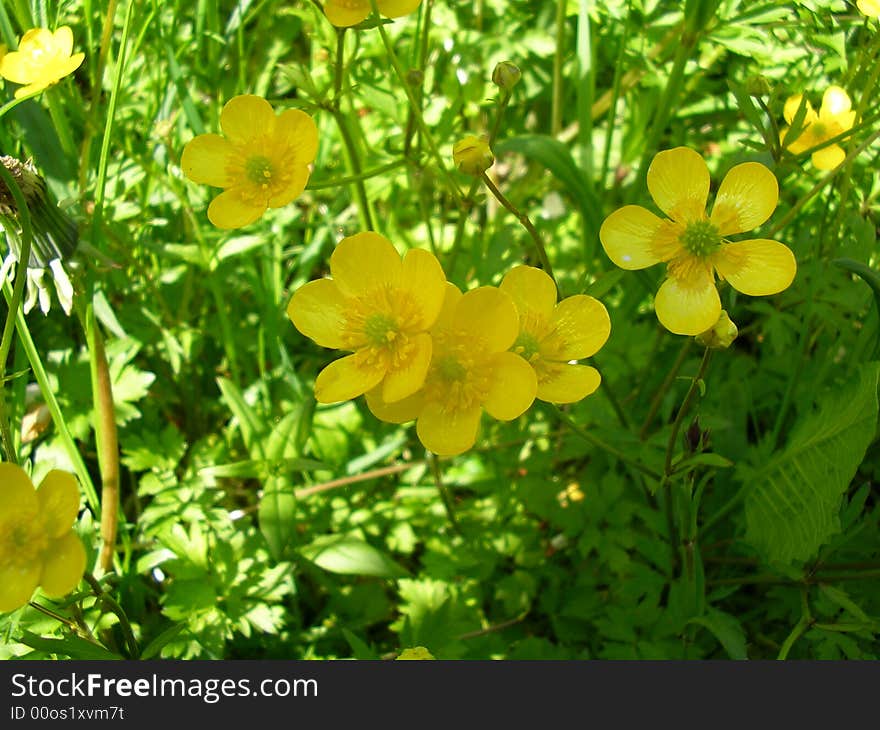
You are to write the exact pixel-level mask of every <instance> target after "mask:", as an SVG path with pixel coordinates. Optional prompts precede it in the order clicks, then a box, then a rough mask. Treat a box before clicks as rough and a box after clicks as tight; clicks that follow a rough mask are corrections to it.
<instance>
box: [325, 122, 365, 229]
mask: <svg viewBox="0 0 880 730" xmlns="http://www.w3.org/2000/svg"><path fill="white" fill-rule="evenodd" d="M330 113H331V114H332V115H333V118H334V119H335V120H336V126H337V127H339V134H340V136H341V137H342V143H343V144H344V145H345V151H346V154H347V156H348V166H349V169H350V170H351V173H352V175H351V179H352V182H353V184H354V191H355V196H356V197H357V199H358V211H359V212H360V216H361V225H362V226H363V227H364V229H365V230H368V231H372V230H375V229H374V227H373V216H372V214H371V212H370V200H369V198H368V197H367V188H366V187H365V186H364V176H363V170H362V168H361V158H360V154H359V153H358V149H357V145H356V144H355V141H354V137H352V135H351V129H349V127H348V120H347V119H346V118H345V114H343V113H342V111H341V110H340V109H338V108H336V107H331V108H330Z"/></svg>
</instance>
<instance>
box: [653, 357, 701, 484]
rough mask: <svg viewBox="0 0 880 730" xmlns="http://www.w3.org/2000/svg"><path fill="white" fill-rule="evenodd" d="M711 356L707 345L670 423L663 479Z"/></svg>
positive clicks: (670, 470) (669, 470)
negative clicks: (698, 367)
mask: <svg viewBox="0 0 880 730" xmlns="http://www.w3.org/2000/svg"><path fill="white" fill-rule="evenodd" d="M711 357H712V350H711V349H710V348H708V347H707V348H706V350H705V352H704V353H703V359H702V360H701V361H700V369H699V370H698V371H697V374H696V375H695V376H694V379H693V380H692V381H691V387H690V388H688V392H687V394H686V395H685V397H684V401H683V402H682V404H681V408H679V409H678V413H677V414H676V416H675V421H673V423H672V433H671V434H669V442H668V443H667V444H666V458H665V459H664V462H663V475H664V479H666V478H668V477H669V476H671V475H672V453H673V451H675V442H676V440H677V439H678V431H679V429H680V428H681V424H682V423H683V422H684V419H685V416H687V413H688V410H689V409H690V407H691V401H693V399H694V396H695V395H696V393H697V390H699V383H700V381H701V380H702V379H703V376H704V375H705V374H706V369H707V368H708V367H709V360H710V359H711Z"/></svg>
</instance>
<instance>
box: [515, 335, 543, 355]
mask: <svg viewBox="0 0 880 730" xmlns="http://www.w3.org/2000/svg"><path fill="white" fill-rule="evenodd" d="M511 349H512V350H513V351H514V352H515V353H516V354H517V355H519V356H520V357H522V358H524V359H525V360H527V361H528V362H532V361H533V360H536V359H538V358H540V356H541V344H540V343H539V342H538V338H537V337H535V336H534V335H533V334H532V333H531V332H525V331H523V332H520V333H519V337H517V338H516V342H514V343H513V347H512V348H511Z"/></svg>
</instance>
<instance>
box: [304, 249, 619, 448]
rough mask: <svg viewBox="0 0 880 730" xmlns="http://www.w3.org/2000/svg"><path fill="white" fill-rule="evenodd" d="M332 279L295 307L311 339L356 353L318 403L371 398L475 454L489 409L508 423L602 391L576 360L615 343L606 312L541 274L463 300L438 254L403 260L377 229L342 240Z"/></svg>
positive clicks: (324, 375)
mask: <svg viewBox="0 0 880 730" xmlns="http://www.w3.org/2000/svg"><path fill="white" fill-rule="evenodd" d="M330 274H331V278H329V279H320V280H317V281H312V282H309V283H307V284H305V285H304V286H302V287H300V288H299V289H298V290H297V291H296V292H294V294H293V296H292V297H291V299H290V303H289V305H288V307H287V314H288V316H289V317H290V319H291V321H292V322H293V324H294V326H296V328H297V329H298V330H299V331H300V332H301V333H302V334H304V335H306V336H307V337H309V338H310V339H312V340H314V341H315V342H316V343H318V344H319V345H321V346H323V347H330V348H335V349H341V350H346V351H349V352H351V354H350V355H347V356H345V357H343V358H340V359H338V360H335V361H333V362H331V363H330V364H329V365H328V366H327V367H326V368H324V370H322V371H321V373H319V375H318V377H317V379H316V381H315V397H316V398H317V400H318V401H319V402H322V403H335V402H339V401H343V400H348V399H350V398H355V397H357V396H359V395H361V394H364V395H366V400H367V405H368V406H369V408H370V410H371V411H372V412H373V414H374V415H375V416H376V417H378V418H380V419H381V420H384V421H388V422H390V423H404V422H406V421H412V420H415V421H416V431H417V433H418V436H419V439H420V440H421V442H422V443H423V444H424V445H425V447H426V448H428V449H429V450H431V451H433V452H434V453H436V454H440V455H453V454H460V453H462V452H464V451H467V450H468V449H469V448H471V447H472V446H473V445H474V442H475V441H476V438H477V431H478V428H479V424H480V420H481V417H482V414H483V411H485V412H486V413H488V414H489V415H490V416H491V417H493V418H496V419H498V420H501V421H509V420H512V419H514V418H517V417H519V416H520V415H522V414H523V413H524V412H525V411H526V410H527V409H528V408H529V407H530V406H531V405H532V403H533V401H534V400H535V398H536V397H537V398H539V399H542V400H546V401H550V402H555V403H570V402H574V401H577V400H580V399H581V398H584V397H585V396H587V395H589V394H590V393H592V392H593V391H595V390H596V388H598V386H599V382H600V377H599V373H598V372H597V371H596V370H595V369H594V368H592V367H589V366H586V365H578V364H577V363H575V362H573V361H575V360H577V359H581V358H586V357H590V356H592V355H594V354H595V353H596V352H597V351H598V350H599V348H601V347H602V345H603V344H604V343H605V341H606V340H607V339H608V335H609V333H610V331H611V322H610V319H609V318H608V313H607V311H606V310H605V307H604V306H603V305H602V304H601V303H600V302H598V301H597V300H596V299H594V298H592V297H589V296H586V295H578V296H573V297H568V298H566V299H564V300H562V301H561V302H559V303H558V304H557V302H556V287H555V284H554V283H553V280H552V279H551V278H550V277H549V276H548V275H547V274H545V273H544V272H543V271H541V270H539V269H535V268H532V267H529V266H518V267H516V268H514V269H513V270H512V271H510V272H509V273H508V274H507V276H505V277H504V280H503V281H502V282H501V286H500V287H497V288H496V287H492V286H482V287H479V288H477V289H473V290H471V291H468V292H466V293H462V292H461V291H460V290H459V289H458V288H457V287H456V286H455V285H453V284H451V283H449V282H447V281H446V277H445V274H444V273H443V270H442V268H441V267H440V263H439V262H438V261H437V259H436V258H435V257H434V256H433V255H432V254H430V253H428V252H426V251H421V250H419V249H412V250H410V251H408V252H407V253H406V255H405V256H404V257H401V256H400V255H399V254H398V253H397V251H396V250H395V249H394V246H393V245H392V244H391V242H390V241H388V239H387V238H385V237H384V236H381V235H379V234H378V233H372V232H369V233H359V234H356V235H354V236H349V237H347V238H344V239H343V240H342V241H340V243H339V244H338V245H337V247H336V249H335V250H334V252H333V254H332V255H331V257H330Z"/></svg>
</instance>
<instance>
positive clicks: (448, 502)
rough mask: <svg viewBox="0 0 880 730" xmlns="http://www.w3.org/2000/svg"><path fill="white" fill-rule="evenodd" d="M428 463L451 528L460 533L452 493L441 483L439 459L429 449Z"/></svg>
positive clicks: (441, 475)
mask: <svg viewBox="0 0 880 730" xmlns="http://www.w3.org/2000/svg"><path fill="white" fill-rule="evenodd" d="M428 463H429V464H430V465H431V474H432V475H433V477H434V484H436V485H437V491H438V492H439V493H440V499H441V500H442V501H443V508H444V509H445V510H446V514H447V515H448V516H449V522H450V523H451V524H452V529H453V530H455V531H456V532H457V533H458V534H459V535H461V534H462V532H461V525H459V524H458V518H457V517H456V516H455V509H454V508H453V504H452V494H450V492H449V488H448V487H447V486H446V485H445V484H444V483H443V474H442V472H441V470H440V459H438V458H437V454H435V453H433V452H431V451H429V452H428Z"/></svg>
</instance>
